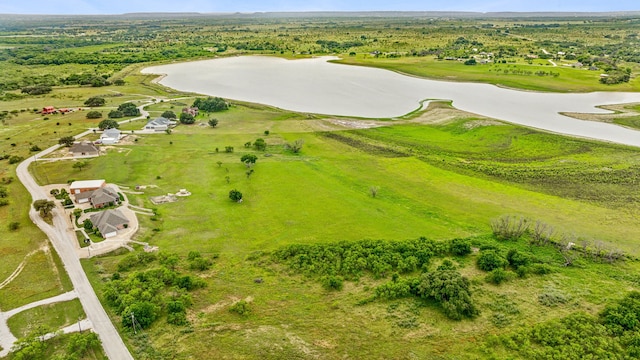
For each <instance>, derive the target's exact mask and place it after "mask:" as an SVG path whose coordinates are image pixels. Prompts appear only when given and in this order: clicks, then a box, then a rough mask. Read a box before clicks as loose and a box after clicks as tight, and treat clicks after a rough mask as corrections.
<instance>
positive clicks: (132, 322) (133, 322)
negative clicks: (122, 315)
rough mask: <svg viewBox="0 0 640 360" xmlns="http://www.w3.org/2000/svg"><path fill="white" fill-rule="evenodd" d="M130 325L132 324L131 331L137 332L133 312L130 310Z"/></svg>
mask: <svg viewBox="0 0 640 360" xmlns="http://www.w3.org/2000/svg"><path fill="white" fill-rule="evenodd" d="M131 326H133V333H134V334H137V332H136V318H135V316H133V312H131Z"/></svg>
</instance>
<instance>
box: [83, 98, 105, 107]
mask: <svg viewBox="0 0 640 360" xmlns="http://www.w3.org/2000/svg"><path fill="white" fill-rule="evenodd" d="M106 103H107V101H106V100H105V99H104V98H103V97H100V96H92V97H90V98H88V99H87V100H86V101H85V102H84V105H85V106H89V107H99V106H104V104H106Z"/></svg>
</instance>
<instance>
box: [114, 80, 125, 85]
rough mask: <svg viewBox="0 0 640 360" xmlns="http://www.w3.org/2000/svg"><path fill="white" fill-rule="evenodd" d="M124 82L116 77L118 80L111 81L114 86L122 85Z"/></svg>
mask: <svg viewBox="0 0 640 360" xmlns="http://www.w3.org/2000/svg"><path fill="white" fill-rule="evenodd" d="M124 84H125V82H124V80H122V79H118V80H116V81H114V82H113V85H115V86H123V85H124Z"/></svg>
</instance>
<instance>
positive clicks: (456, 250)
mask: <svg viewBox="0 0 640 360" xmlns="http://www.w3.org/2000/svg"><path fill="white" fill-rule="evenodd" d="M449 251H451V253H452V254H453V255H456V256H464V255H468V254H471V243H470V242H469V240H466V239H453V240H451V246H450V247H449Z"/></svg>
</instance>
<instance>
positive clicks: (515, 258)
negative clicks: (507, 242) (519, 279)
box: [507, 249, 531, 269]
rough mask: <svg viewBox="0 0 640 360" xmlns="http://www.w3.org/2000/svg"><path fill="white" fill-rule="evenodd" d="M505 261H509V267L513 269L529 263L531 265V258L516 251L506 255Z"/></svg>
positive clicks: (513, 250)
mask: <svg viewBox="0 0 640 360" xmlns="http://www.w3.org/2000/svg"><path fill="white" fill-rule="evenodd" d="M507 261H509V265H511V266H512V267H513V268H514V269H518V268H520V267H521V266H527V265H529V263H531V258H530V257H529V256H528V255H526V254H523V253H521V252H519V251H518V250H516V249H511V250H509V252H508V253H507Z"/></svg>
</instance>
